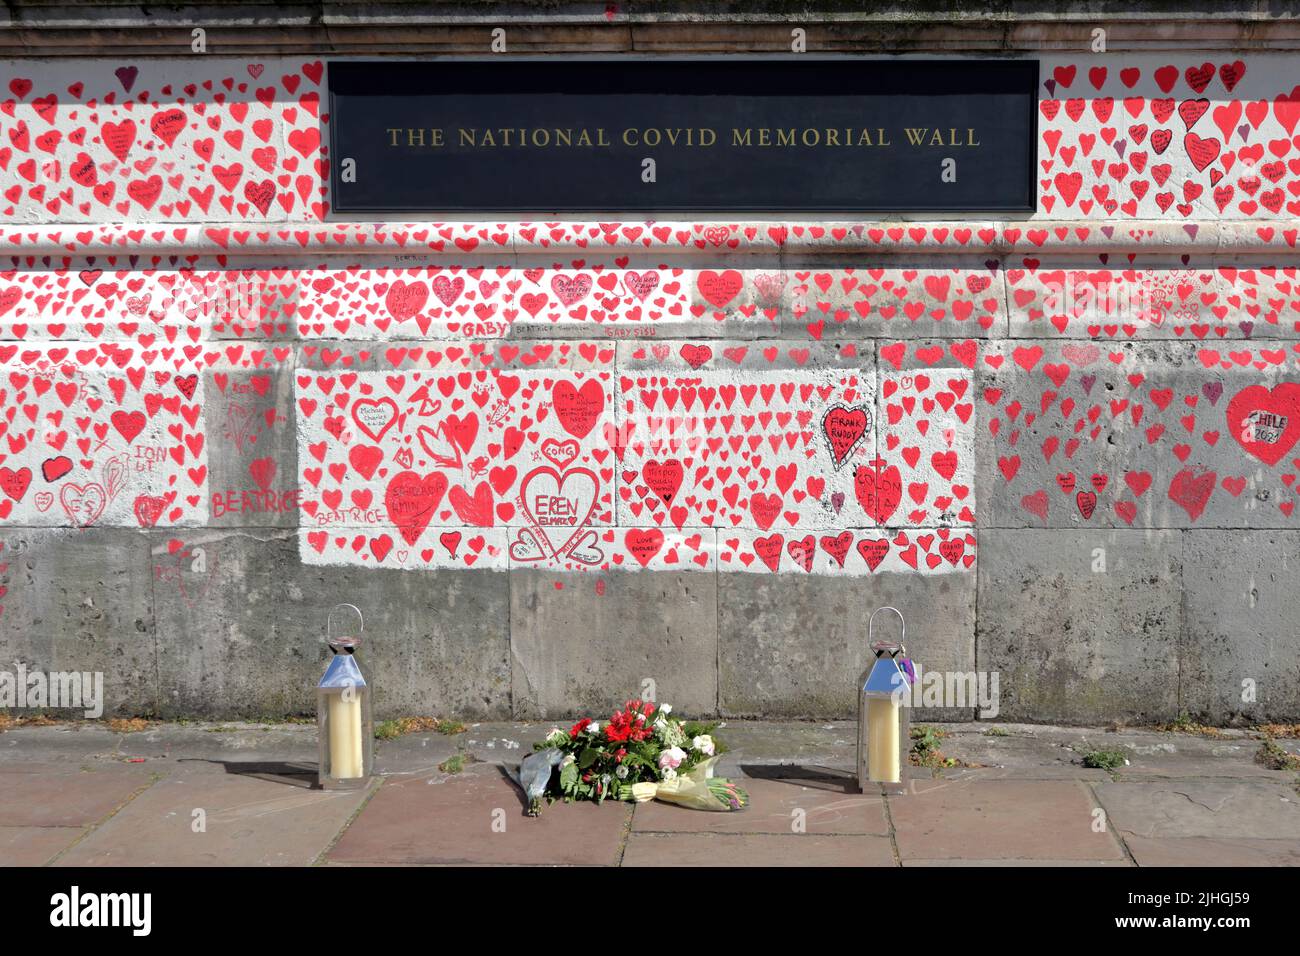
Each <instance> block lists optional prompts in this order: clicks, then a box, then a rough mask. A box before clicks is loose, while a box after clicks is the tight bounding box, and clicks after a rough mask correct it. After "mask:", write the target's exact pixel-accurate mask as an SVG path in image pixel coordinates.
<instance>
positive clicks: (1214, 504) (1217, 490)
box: [976, 340, 1300, 528]
mask: <svg viewBox="0 0 1300 956" xmlns="http://www.w3.org/2000/svg"><path fill="white" fill-rule="evenodd" d="M995 358H996V361H997V362H999V363H1000V364H999V365H998V367H997V368H996V369H991V368H990V367H989V366H988V365H987V363H985V365H983V366H981V369H980V385H979V388H978V389H977V392H978V393H979V394H980V395H981V396H982V398H983V401H981V402H980V404H979V409H980V413H981V415H982V416H983V419H982V425H981V427H979V428H977V429H976V434H977V435H978V436H979V440H980V452H979V460H980V467H979V469H978V475H979V479H980V488H979V489H978V490H979V494H980V497H981V499H982V500H983V501H984V502H985V504H986V507H985V508H984V518H985V520H988V521H989V522H990V523H991V524H992V525H995V526H1004V527H1005V526H1026V525H1027V526H1035V525H1039V526H1047V527H1058V528H1060V527H1086V526H1089V525H1092V526H1101V527H1129V526H1131V527H1157V528H1159V527H1175V528H1177V527H1206V526H1209V527H1216V526H1217V527H1276V526H1279V525H1286V524H1290V523H1291V521H1292V520H1293V518H1292V515H1293V513H1294V509H1295V503H1296V499H1295V496H1294V494H1293V492H1292V490H1291V489H1292V487H1293V485H1294V482H1295V478H1296V473H1297V471H1300V462H1298V460H1297V458H1296V452H1295V450H1294V445H1295V442H1296V439H1297V438H1300V386H1297V385H1295V384H1293V380H1294V377H1295V375H1296V369H1297V366H1296V363H1295V359H1294V357H1292V356H1290V353H1289V352H1288V351H1287V350H1286V349H1277V350H1273V349H1270V348H1266V347H1251V346H1247V347H1245V348H1242V349H1236V348H1232V347H1231V346H1226V345H1220V346H1217V347H1211V346H1209V345H1203V344H1197V343H1192V342H1187V343H1183V342H1179V343H1146V344H1137V343H1122V344H1119V343H1117V344H1113V345H1107V344H1102V343H1096V342H1072V343H1068V344H1062V343H1051V342H1043V341H1040V340H1034V341H1025V342H1022V343H1016V344H1008V345H1006V346H1005V348H1004V349H1003V351H1002V352H1001V353H1000V354H999V355H997V356H996V357H995Z"/></svg>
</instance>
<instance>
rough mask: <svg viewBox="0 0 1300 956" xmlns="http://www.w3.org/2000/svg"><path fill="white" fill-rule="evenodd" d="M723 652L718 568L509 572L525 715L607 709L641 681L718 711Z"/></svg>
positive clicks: (686, 706) (672, 699)
mask: <svg viewBox="0 0 1300 956" xmlns="http://www.w3.org/2000/svg"><path fill="white" fill-rule="evenodd" d="M502 577H504V576H502ZM717 658H718V581H717V577H716V576H715V575H712V574H692V573H685V574H675V573H670V572H641V573H629V572H612V573H609V574H604V575H600V576H599V577H598V576H596V575H593V574H555V573H548V572H544V571H512V572H511V574H510V659H511V679H512V686H513V705H514V713H515V715H516V716H518V717H523V718H530V717H551V716H556V717H568V716H575V715H576V716H580V715H582V714H585V713H588V712H591V713H604V712H606V711H609V710H612V709H613V708H614V707H617V706H619V705H621V704H622V703H623V701H625V700H627V699H628V698H631V697H639V696H641V694H642V691H643V688H647V689H650V691H651V695H652V696H653V698H654V699H655V700H662V701H667V702H669V703H671V704H672V705H673V706H674V707H675V708H676V709H677V710H678V711H679V712H680V713H684V714H685V713H710V714H711V713H715V712H716V710H717V697H718V678H717Z"/></svg>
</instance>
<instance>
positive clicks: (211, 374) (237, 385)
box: [204, 358, 301, 528]
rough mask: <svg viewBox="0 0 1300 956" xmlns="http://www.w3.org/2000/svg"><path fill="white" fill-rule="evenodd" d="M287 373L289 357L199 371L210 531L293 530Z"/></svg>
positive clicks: (294, 476)
mask: <svg viewBox="0 0 1300 956" xmlns="http://www.w3.org/2000/svg"><path fill="white" fill-rule="evenodd" d="M294 375H295V370H294V368H293V366H292V364H291V358H290V363H289V364H284V365H279V366H275V367H269V368H267V367H264V368H259V369H257V370H246V369H230V368H228V367H226V368H218V369H209V370H208V371H205V372H204V393H205V394H206V395H207V396H208V401H207V403H206V404H205V407H204V418H205V423H206V434H207V443H208V448H207V450H208V486H209V488H210V490H211V495H210V499H209V514H210V518H209V526H210V527H285V528H296V527H298V523H299V520H300V517H299V514H298V499H299V496H300V494H301V491H300V488H299V481H298V438H297V428H296V427H295V421H296V419H297V415H296V410H295V407H294V399H295V394H296V389H295V385H294Z"/></svg>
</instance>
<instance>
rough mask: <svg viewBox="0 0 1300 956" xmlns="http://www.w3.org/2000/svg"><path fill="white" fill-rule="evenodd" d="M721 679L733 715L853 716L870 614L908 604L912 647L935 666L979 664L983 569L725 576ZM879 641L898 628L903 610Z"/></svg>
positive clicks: (945, 713) (933, 712) (963, 712)
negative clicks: (978, 594) (979, 577)
mask: <svg viewBox="0 0 1300 956" xmlns="http://www.w3.org/2000/svg"><path fill="white" fill-rule="evenodd" d="M718 602H719V605H718V621H719V623H718V627H719V645H720V646H719V654H718V671H719V675H718V684H719V707H720V710H721V712H722V714H723V715H724V716H734V717H741V716H763V717H773V718H780V717H812V718H819V719H845V718H853V717H855V716H856V714H857V697H856V683H855V682H856V681H857V679H858V677H859V675H860V674H861V673H862V672H863V670H864V669H865V668H866V667H867V664H868V661H869V660H870V658H871V653H870V649H869V647H868V643H867V618H868V617H869V616H870V615H871V612H872V611H874V610H875V609H876V608H878V607H883V606H892V607H896V608H898V609H899V610H900V611H901V612H902V613H903V616H904V618H905V620H906V621H907V648H908V652H909V653H910V654H911V656H912V657H913V658H914V659H915V660H916V661H918V662H920V663H921V666H922V667H923V668H924V670H926V671H930V670H933V671H962V672H967V671H972V670H974V668H975V575H974V574H973V573H967V574H942V575H937V576H921V575H916V574H908V573H897V572H882V573H879V574H874V575H872V576H871V578H870V579H869V580H864V579H862V578H852V579H849V578H847V577H839V578H835V577H825V576H823V577H817V578H814V577H811V576H807V575H798V576H795V575H779V576H778V575H771V574H768V575H758V574H721V575H719V576H718ZM875 637H876V639H877V640H893V639H896V638H897V637H898V625H897V619H896V618H894V617H893V615H881V617H879V618H877V630H876V635H875ZM973 706H974V705H973V703H972V705H971V707H970V708H960V709H959V708H947V709H944V708H918V709H917V710H916V711H915V712H914V713H913V715H912V719H913V720H914V721H916V720H949V719H951V720H966V719H970V718H971V716H972V714H973V709H972V708H973Z"/></svg>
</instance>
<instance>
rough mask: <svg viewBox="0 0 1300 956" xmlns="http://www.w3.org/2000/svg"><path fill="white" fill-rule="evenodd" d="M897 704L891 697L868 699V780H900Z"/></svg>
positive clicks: (884, 781)
mask: <svg viewBox="0 0 1300 956" xmlns="http://www.w3.org/2000/svg"><path fill="white" fill-rule="evenodd" d="M898 726H899V721H898V704H897V703H896V702H895V701H894V699H893V698H892V697H884V698H881V697H873V698H871V699H870V700H868V701H867V730H868V733H869V734H870V739H869V740H868V742H867V779H868V780H871V781H874V782H876V783H898V776H899V770H900V769H901V768H900V766H899V759H898Z"/></svg>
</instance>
